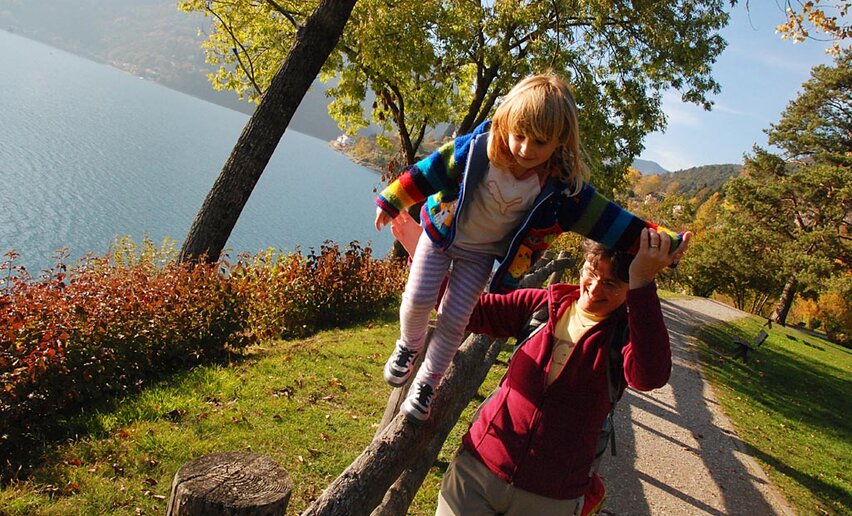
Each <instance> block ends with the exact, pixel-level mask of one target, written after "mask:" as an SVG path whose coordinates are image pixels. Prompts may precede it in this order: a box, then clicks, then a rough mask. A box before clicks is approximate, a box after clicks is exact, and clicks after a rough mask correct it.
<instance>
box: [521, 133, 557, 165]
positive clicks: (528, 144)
mask: <svg viewBox="0 0 852 516" xmlns="http://www.w3.org/2000/svg"><path fill="white" fill-rule="evenodd" d="M558 146H559V140H558V139H556V138H554V139H553V140H551V141H544V140H541V139H539V138H535V137H533V136H527V135H525V134H516V133H514V132H510V133H509V151H510V152H511V153H512V157H514V158H515V163H517V164H518V167H519V168H520V169H521V170H519V172H526V171H527V170H530V169H533V168H536V167H537V166H539V165H542V164H544V163H545V162H547V160H549V159H550V156H552V155H553V152H554V151H555V150H556V147H558Z"/></svg>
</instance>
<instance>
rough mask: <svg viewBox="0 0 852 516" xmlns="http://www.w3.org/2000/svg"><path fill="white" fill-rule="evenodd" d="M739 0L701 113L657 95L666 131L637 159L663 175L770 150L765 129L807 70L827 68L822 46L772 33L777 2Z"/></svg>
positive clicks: (778, 19)
mask: <svg viewBox="0 0 852 516" xmlns="http://www.w3.org/2000/svg"><path fill="white" fill-rule="evenodd" d="M748 4H749V5H748V9H747V8H746V2H742V1H741V2H738V3H737V5H736V6H735V7H733V8H732V10H731V19H730V21H729V23H728V26H727V27H726V28H725V29H724V30H723V31H722V36H723V37H724V38H725V40H726V41H727V42H728V46H727V48H725V50H724V51H722V54H721V55H720V56H719V58H718V60H717V61H716V63H715V65H714V66H713V76H714V77H715V79H716V81H717V82H718V83H719V84H720V85H721V88H722V91H721V92H720V93H719V94H717V95H710V96H709V98H710V99H711V100H712V101H713V103H714V106H713V109H712V110H711V111H705V110H704V109H703V108H700V107H698V106H696V105H694V104H685V103H683V102H681V100H680V95H679V94H678V93H677V92H667V93H665V94H664V97H663V111H664V112H665V113H666V116H667V118H668V126H667V128H666V130H665V132H657V133H652V134H649V135H648V136H647V137H646V138H645V151H644V152H643V153H642V154H641V155H640V156H639V157H640V158H641V159H644V160H649V161H654V162H656V163H658V164H660V165H661V166H662V167H663V168H665V169H666V170H669V171H674V170H682V169H685V168H690V167H696V166H700V165H715V164H721V163H742V162H743V155H744V154H745V153H750V152H751V150H752V147H753V146H754V145H755V144H758V145H760V146H761V147H764V148H769V147H768V143H767V136H766V133H765V132H764V130H765V129H768V128H769V126H770V124H773V123H778V121H779V120H780V118H781V113H782V112H783V111H784V109H785V108H786V107H787V104H788V103H789V102H790V101H792V100H794V99H795V98H796V97H797V96H798V94H799V93H800V92H801V91H802V83H804V82H805V81H807V80H808V79H809V78H810V71H811V68H813V67H814V66H816V65H818V64H831V63H832V62H833V59H832V56H830V55H827V54H826V53H825V49H826V48H828V47H829V46H830V43H829V42H827V41H815V40H810V39H809V40H807V41H805V42H804V43H792V42H791V41H790V40H783V39H781V36H780V35H778V34H776V33H775V27H776V26H777V25H779V24H781V23H782V22H783V21H784V13H783V11H782V10H781V8H779V7H778V6H777V4H776V0H757V1H751V2H748Z"/></svg>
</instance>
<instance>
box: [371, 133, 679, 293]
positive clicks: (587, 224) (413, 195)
mask: <svg viewBox="0 0 852 516" xmlns="http://www.w3.org/2000/svg"><path fill="white" fill-rule="evenodd" d="M489 126H490V122H485V123H483V124H482V125H480V126H479V127H477V128H476V129H475V130H474V131H473V132H472V133H470V134H466V135H464V136H459V137H457V138H455V139H454V140H453V141H451V142H448V143H447V144H445V145H444V146H442V147H441V148H440V149H438V150H437V151H435V152H433V153H432V154H430V155H429V156H428V157H426V158H424V159H423V160H421V161H418V162H417V163H415V164H414V165H410V166H409V167H407V168H406V169H405V171H403V173H402V175H401V176H400V177H399V178H398V179H397V180H396V181H394V182H393V183H391V184H390V185H389V186H388V187H387V188H385V189H384V190H383V191H382V192H381V193H380V194H379V196H378V197H377V198H376V205H377V206H379V207H380V208H381V209H382V210H384V211H385V212H386V213H388V214H389V215H391V216H392V217H396V216H397V215H398V214H399V212H400V211H401V210H403V209H407V208H409V207H411V206H413V205H415V204H417V203H419V202H422V201H426V202H425V204H424V205H423V208H422V210H421V213H420V220H421V224H422V225H423V229H424V230H425V231H426V233H427V234H428V235H429V238H431V239H432V241H433V242H435V244H437V245H439V246H441V247H442V248H443V249H447V248H449V246H450V245H452V242H453V239H454V237H455V221H456V220H457V218H458V216H459V214H461V213H462V211H463V210H464V208H465V205H466V202H467V198H466V197H465V192H467V191H470V192H473V191H474V189H475V188H476V185H477V184H478V183H479V181H481V180H482V178H483V177H485V174H486V172H487V171H488V166H489V162H488V155H487V151H486V149H487V145H488V132H487V131H488V127H489ZM645 227H650V228H653V229H658V230H664V231H666V233H668V234H669V236H671V237H672V240H673V243H674V244H675V245H673V246H672V249H673V250H674V249H675V248H676V247H677V244H679V243H680V241H681V239H682V236H681V235H679V234H678V233H676V232H674V231H671V230H668V229H666V228H663V227H661V226H657V225H656V224H653V223H651V222H647V221H644V220H642V219H641V218H639V217H637V216H636V215H634V214H632V213H630V212H629V211H627V210H624V209H623V208H621V207H620V206H618V205H617V204H615V203H613V202H612V201H610V200H608V199H607V198H606V197H604V196H602V195H601V194H599V193H598V192H597V191H596V190H595V189H594V187H593V186H591V185H589V184H586V185H584V186H583V188H582V189H581V190H580V192H579V193H577V194H575V195H570V192H569V191H568V189H567V188H566V186H565V184H564V183H562V182H560V181H559V180H558V179H556V178H551V179H549V180H548V181H547V182H546V183H545V185H544V186H543V187H542V190H541V193H540V194H539V195H538V197H537V198H536V200H535V202H534V203H533V207H532V209H531V210H530V212H529V213H528V215H527V217H526V218H525V220H524V222H523V223H522V224H521V226H520V227H519V228H518V229H517V231H516V232H515V234H514V236H513V238H512V241H511V244H510V245H509V250H508V252H507V253H506V255H505V256H501V257H498V260H499V265H498V267H497V270H496V271H495V272H494V275H493V276H492V279H491V282H490V283H489V287H488V290H489V292H498V293H499V292H509V291H512V290H515V289H516V288H518V287H519V286H520V279H521V277H522V276H523V274H524V273H525V272H526V271H527V270H528V269H529V268H530V266H531V265H532V264H534V263H535V262H536V260H538V258H539V257H540V256H541V253H542V252H543V251H544V250H545V249H547V248H548V247H550V244H551V243H552V242H553V241H554V240H555V239H556V237H557V236H559V235H560V234H562V233H564V232H565V231H573V232H575V233H579V234H580V235H583V236H585V237H587V238H591V239H592V240H595V241H597V242H600V243H601V244H604V245H605V246H607V247H609V248H612V249H618V250H622V251H628V252H631V253H633V254H635V253H636V252H637V251H638V249H639V235H640V233H641V231H642V229H643V228H645Z"/></svg>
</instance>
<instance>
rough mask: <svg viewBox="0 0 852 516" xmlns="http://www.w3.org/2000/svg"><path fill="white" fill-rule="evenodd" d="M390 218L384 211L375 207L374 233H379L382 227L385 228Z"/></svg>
mask: <svg viewBox="0 0 852 516" xmlns="http://www.w3.org/2000/svg"><path fill="white" fill-rule="evenodd" d="M391 220H393V219H391V216H390V215H388V214H387V213H385V211H384V210H383V209H381V208H379V207H378V206H376V231H381V230H382V227H384V226H386V225H387V224H388V222H390V221H391Z"/></svg>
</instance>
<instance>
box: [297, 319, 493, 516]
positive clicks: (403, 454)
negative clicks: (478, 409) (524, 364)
mask: <svg viewBox="0 0 852 516" xmlns="http://www.w3.org/2000/svg"><path fill="white" fill-rule="evenodd" d="M493 344H494V341H493V340H492V339H489V338H488V337H485V336H482V335H475V336H471V337H469V338H468V339H467V340H466V341H465V342H464V344H463V345H462V347H461V348H459V352H458V353H456V356H455V358H454V359H453V365H452V367H450V370H449V371H448V372H447V374H446V375H445V376H444V380H443V381H442V382H441V384H440V386H439V388H438V391H437V395H436V397H435V401H434V402H433V403H432V415H431V416H430V417H429V419H428V420H426V421H424V422H423V423H422V424H419V425H415V424H412V423H409V422H408V421H407V420H406V419H405V416H404V415H402V414H397V415H396V417H394V418H393V420H392V421H391V423H390V424H389V425H388V426H387V427H385V429H384V430H383V431H382V432H381V433H380V434H379V435H378V436H376V437H375V438H374V439H373V441H372V442H371V443H370V445H369V446H367V448H366V449H365V450H364V452H363V453H361V455H360V456H358V458H356V459H355V461H353V462H352V464H351V465H350V466H349V467H348V468H346V470H345V471H344V472H343V473H342V474H341V475H340V476H339V477H337V479H335V480H334V481H333V482H332V483H331V484H329V486H328V487H327V488H326V490H325V491H324V492H323V493H322V495H320V497H319V498H318V499H317V500H316V501H315V502H314V503H313V504H311V506H310V507H308V509H307V510H306V511H305V512H304V513H302V514H303V516H317V515H323V516H332V515H338V516H352V515H358V514H370V512H371V511H372V510H373V509H374V508H375V507H376V506H377V505H378V504H379V503H380V502H381V501H382V498H383V497H384V495H385V493H386V492H387V490H388V488H389V487H390V486H391V484H393V483H394V481H396V479H397V478H398V477H399V475H400V474H401V473H402V471H403V470H404V469H405V468H406V467H408V466H409V464H411V462H413V460H414V459H415V458H417V457H418V456H419V455H420V454H422V453H423V452H424V451H425V450H426V447H427V446H428V445H429V443H430V442H431V441H432V439H433V438H434V437H435V436H436V435H438V433H439V432H440V431H441V428H442V426H443V425H445V424H447V423H448V422H450V421H451V422H452V424H455V421H457V420H458V418H459V415H460V414H461V412H462V410H464V407H466V406H467V404H468V403H469V402H470V399H471V398H472V397H473V395H474V394H475V392H476V389H477V388H478V387H479V385H480V384H481V383H482V380H483V379H484V378H485V375H486V374H487V373H488V367H486V364H485V362H486V355H487V353H488V352H489V349H490V348H491V347H492V345H493ZM497 351H498V352H499V348H498V350H497ZM495 356H496V353H495ZM489 365H490V364H489ZM471 387H473V389H472V390H471Z"/></svg>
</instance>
